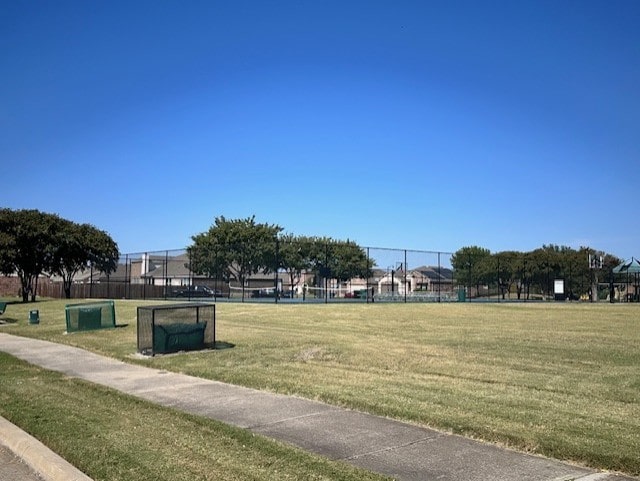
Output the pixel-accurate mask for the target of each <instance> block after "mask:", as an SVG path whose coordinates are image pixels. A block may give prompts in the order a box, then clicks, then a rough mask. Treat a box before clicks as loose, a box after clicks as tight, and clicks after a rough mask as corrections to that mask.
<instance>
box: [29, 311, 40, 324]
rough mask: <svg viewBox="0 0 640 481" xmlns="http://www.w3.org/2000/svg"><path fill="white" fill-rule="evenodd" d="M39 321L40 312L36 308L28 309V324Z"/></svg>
mask: <svg viewBox="0 0 640 481" xmlns="http://www.w3.org/2000/svg"><path fill="white" fill-rule="evenodd" d="M39 323H40V313H39V312H38V309H33V310H31V311H29V324H39Z"/></svg>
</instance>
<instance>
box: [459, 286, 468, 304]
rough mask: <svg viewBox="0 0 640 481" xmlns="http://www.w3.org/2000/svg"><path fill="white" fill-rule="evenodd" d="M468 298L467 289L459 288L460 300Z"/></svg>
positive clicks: (463, 300)
mask: <svg viewBox="0 0 640 481" xmlns="http://www.w3.org/2000/svg"><path fill="white" fill-rule="evenodd" d="M466 300H467V291H466V290H465V288H464V287H459V288H458V302H465V301H466Z"/></svg>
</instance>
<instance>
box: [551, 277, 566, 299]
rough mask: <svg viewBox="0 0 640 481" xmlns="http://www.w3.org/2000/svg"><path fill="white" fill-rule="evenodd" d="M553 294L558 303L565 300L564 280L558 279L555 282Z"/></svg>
mask: <svg viewBox="0 0 640 481" xmlns="http://www.w3.org/2000/svg"><path fill="white" fill-rule="evenodd" d="M553 294H554V299H555V300H556V301H563V300H564V279H556V280H554V281H553Z"/></svg>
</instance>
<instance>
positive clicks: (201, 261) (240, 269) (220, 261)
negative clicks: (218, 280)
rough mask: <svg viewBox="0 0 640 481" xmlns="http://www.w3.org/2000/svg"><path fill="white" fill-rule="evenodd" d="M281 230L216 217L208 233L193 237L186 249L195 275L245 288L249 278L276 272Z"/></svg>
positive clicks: (253, 217)
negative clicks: (233, 281)
mask: <svg viewBox="0 0 640 481" xmlns="http://www.w3.org/2000/svg"><path fill="white" fill-rule="evenodd" d="M280 231H282V228H281V227H280V226H278V225H275V224H274V225H270V224H264V223H258V222H256V220H255V216H251V217H248V218H246V219H229V220H228V219H226V218H225V217H224V216H220V217H216V219H215V222H214V224H213V225H212V226H211V227H210V228H209V230H208V231H207V232H202V233H200V234H197V235H194V236H192V238H191V239H192V240H193V244H192V245H191V246H189V247H188V248H187V252H188V254H189V259H190V268H191V270H192V271H193V272H195V273H197V274H200V275H207V276H209V277H214V276H220V277H222V278H224V279H229V280H235V281H236V282H238V283H239V284H240V286H242V287H243V288H244V287H245V285H246V281H247V279H248V278H249V276H251V275H253V274H257V273H259V272H262V273H265V274H266V273H269V272H274V271H275V270H276V269H277V268H278V265H277V262H276V261H277V256H276V248H277V239H278V234H279V233H280Z"/></svg>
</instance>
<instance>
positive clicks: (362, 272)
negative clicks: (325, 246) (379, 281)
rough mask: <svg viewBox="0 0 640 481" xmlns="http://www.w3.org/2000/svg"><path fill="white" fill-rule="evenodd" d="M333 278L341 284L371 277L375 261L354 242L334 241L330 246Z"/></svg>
mask: <svg viewBox="0 0 640 481" xmlns="http://www.w3.org/2000/svg"><path fill="white" fill-rule="evenodd" d="M330 252H331V258H332V261H333V262H332V277H333V278H335V279H337V280H338V281H341V282H346V281H348V280H351V279H354V278H362V279H366V278H368V277H371V275H372V274H371V270H372V268H373V260H372V259H368V258H367V254H366V252H365V251H364V250H363V249H362V247H360V246H359V245H358V244H356V243H355V242H353V241H350V240H346V241H334V242H333V243H332V244H330Z"/></svg>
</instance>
